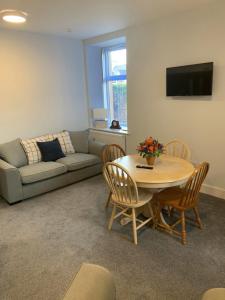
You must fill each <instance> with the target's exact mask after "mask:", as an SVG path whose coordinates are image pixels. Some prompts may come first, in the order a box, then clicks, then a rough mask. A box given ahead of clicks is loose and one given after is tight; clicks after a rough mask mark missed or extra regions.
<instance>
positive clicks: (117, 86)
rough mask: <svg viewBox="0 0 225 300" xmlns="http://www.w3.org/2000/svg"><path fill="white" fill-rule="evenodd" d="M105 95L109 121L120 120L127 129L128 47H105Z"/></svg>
mask: <svg viewBox="0 0 225 300" xmlns="http://www.w3.org/2000/svg"><path fill="white" fill-rule="evenodd" d="M102 57H103V95H104V106H105V108H106V109H107V112H108V113H107V114H108V122H109V124H111V122H112V120H117V121H119V122H120V126H121V127H122V128H123V129H127V69H126V48H125V46H124V45H123V46H116V47H110V48H104V49H103V56H102Z"/></svg>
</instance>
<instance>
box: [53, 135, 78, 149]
mask: <svg viewBox="0 0 225 300" xmlns="http://www.w3.org/2000/svg"><path fill="white" fill-rule="evenodd" d="M52 136H53V139H55V138H57V139H58V140H59V143H60V146H61V148H62V151H63V153H64V154H70V153H75V150H74V148H73V145H72V142H71V139H70V134H69V132H68V131H66V130H65V131H62V132H59V133H54V134H53V135H52Z"/></svg>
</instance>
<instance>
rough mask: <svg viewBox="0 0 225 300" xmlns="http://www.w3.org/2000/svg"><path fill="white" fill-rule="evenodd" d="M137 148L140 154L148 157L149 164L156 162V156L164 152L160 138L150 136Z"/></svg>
mask: <svg viewBox="0 0 225 300" xmlns="http://www.w3.org/2000/svg"><path fill="white" fill-rule="evenodd" d="M137 150H138V153H139V154H140V156H142V157H145V158H146V159H147V162H148V164H154V160H155V158H156V157H159V155H160V154H162V153H163V144H160V143H159V142H158V140H155V139H153V138H152V137H151V136H150V137H148V138H146V139H145V141H144V142H142V143H140V144H139V146H138V147H137ZM150 158H151V160H150Z"/></svg>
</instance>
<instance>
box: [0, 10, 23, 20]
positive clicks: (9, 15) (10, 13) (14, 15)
mask: <svg viewBox="0 0 225 300" xmlns="http://www.w3.org/2000/svg"><path fill="white" fill-rule="evenodd" d="M0 13H1V15H2V19H3V20H4V21H5V22H9V23H17V24H21V23H24V22H26V18H27V13H25V12H23V11H21V10H13V9H7V10H2V11H1V12H0Z"/></svg>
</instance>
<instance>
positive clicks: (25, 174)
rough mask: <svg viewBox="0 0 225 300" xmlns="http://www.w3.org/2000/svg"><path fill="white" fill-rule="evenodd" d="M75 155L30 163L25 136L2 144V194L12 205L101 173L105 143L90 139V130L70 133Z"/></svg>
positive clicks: (0, 161) (0, 175)
mask: <svg viewBox="0 0 225 300" xmlns="http://www.w3.org/2000/svg"><path fill="white" fill-rule="evenodd" d="M69 135H70V139H71V142H72V145H73V147H74V149H75V153H74V154H68V155H66V156H65V157H63V158H60V159H59V160H57V161H50V162H43V161H41V162H38V163H34V164H30V165H29V164H28V161H27V157H26V154H25V151H24V149H23V147H22V145H21V139H19V138H18V139H15V140H13V141H11V142H8V143H5V144H1V145H0V196H1V197H2V198H4V199H5V200H6V201H7V202H8V203H9V204H14V203H17V202H20V201H21V200H24V199H28V198H31V197H34V196H37V195H40V194H43V193H45V192H48V191H51V190H54V189H57V188H60V187H63V186H65V185H69V184H72V183H74V182H77V181H80V180H82V179H85V178H88V177H91V176H94V175H97V174H99V173H101V171H102V161H101V153H102V150H103V148H104V146H105V145H104V144H102V143H99V142H96V141H93V140H91V139H89V132H88V130H85V131H71V132H69Z"/></svg>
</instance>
